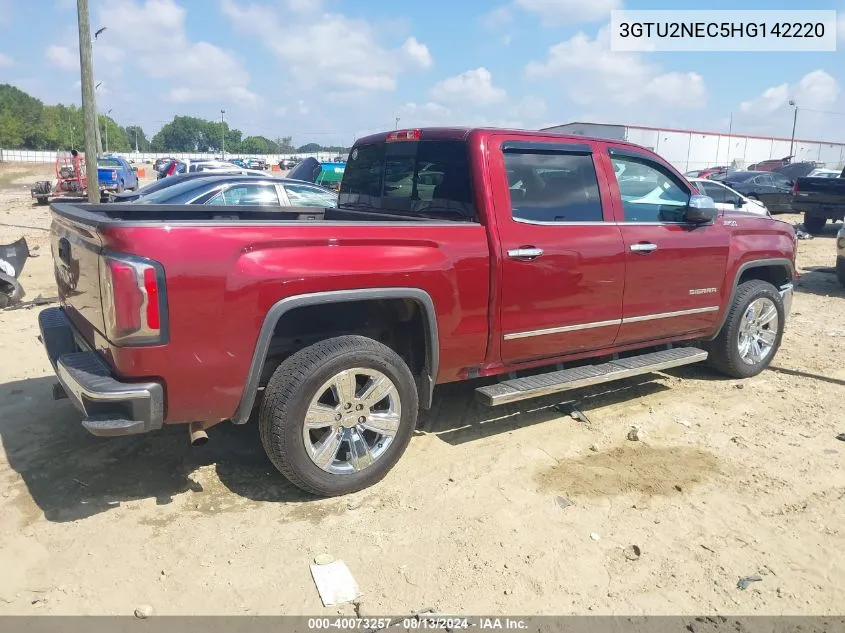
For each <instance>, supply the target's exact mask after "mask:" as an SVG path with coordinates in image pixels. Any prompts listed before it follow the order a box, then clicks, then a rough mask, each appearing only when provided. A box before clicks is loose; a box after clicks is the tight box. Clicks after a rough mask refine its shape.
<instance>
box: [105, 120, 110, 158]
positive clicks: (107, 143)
mask: <svg viewBox="0 0 845 633" xmlns="http://www.w3.org/2000/svg"><path fill="white" fill-rule="evenodd" d="M110 114H111V110H106V121H105V129H106V154H108V153H109V115H110Z"/></svg>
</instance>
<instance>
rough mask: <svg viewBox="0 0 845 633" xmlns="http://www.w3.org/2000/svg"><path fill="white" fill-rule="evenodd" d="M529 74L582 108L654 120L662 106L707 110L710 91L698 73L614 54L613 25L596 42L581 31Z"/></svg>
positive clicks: (530, 68)
mask: <svg viewBox="0 0 845 633" xmlns="http://www.w3.org/2000/svg"><path fill="white" fill-rule="evenodd" d="M525 71H526V74H527V75H528V77H529V78H533V79H543V80H554V83H555V84H556V85H560V86H565V89H566V90H567V92H568V94H567V96H568V97H569V98H570V99H572V101H574V102H575V103H577V104H579V105H582V106H584V105H594V106H597V107H599V108H600V107H601V106H609V107H610V108H613V107H616V106H620V105H623V106H633V105H641V106H642V107H643V108H644V112H646V113H648V114H649V115H654V114H656V110H658V109H659V108H660V107H661V106H672V107H677V108H697V107H703V106H704V102H705V98H706V92H707V91H706V88H705V85H704V79H703V78H702V77H701V75H699V74H698V73H694V72H686V73H682V72H669V73H664V72H662V69H661V68H660V67H659V66H658V65H656V64H651V63H649V62H647V61H645V58H644V56H643V55H642V54H640V53H619V52H613V51H611V50H610V30H609V27H608V26H604V27H602V28H601V29H600V30H599V31H598V33H597V34H596V36H595V38H591V37H589V36H588V35H586V34H585V33H583V32H579V33H577V34H576V35H574V36H573V37H572V38H570V39H568V40H566V41H564V42H561V43H559V44H555V45H554V46H552V47H550V48H549V50H548V54H547V56H546V59H545V60H544V61H542V62H540V61H532V62H529V64H528V65H527V66H526V69H525ZM629 114H630V113H629ZM626 118H630V116H628V117H626Z"/></svg>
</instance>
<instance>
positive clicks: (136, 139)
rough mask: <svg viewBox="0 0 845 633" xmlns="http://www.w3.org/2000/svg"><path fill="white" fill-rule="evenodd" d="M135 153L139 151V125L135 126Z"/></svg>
mask: <svg viewBox="0 0 845 633" xmlns="http://www.w3.org/2000/svg"><path fill="white" fill-rule="evenodd" d="M135 153H136V154H137V153H138V126H137V125H136V126H135Z"/></svg>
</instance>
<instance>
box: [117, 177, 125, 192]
mask: <svg viewBox="0 0 845 633" xmlns="http://www.w3.org/2000/svg"><path fill="white" fill-rule="evenodd" d="M123 189H124V184H123V181H122V180H121V181H120V182H118V183H117V193H123Z"/></svg>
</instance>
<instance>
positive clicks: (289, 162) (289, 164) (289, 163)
mask: <svg viewBox="0 0 845 633" xmlns="http://www.w3.org/2000/svg"><path fill="white" fill-rule="evenodd" d="M298 164H299V163H298V162H297V161H295V160H294V159H292V158H283V159H282V160H280V161H279V169H293V168H294V167H296V166H297V165H298Z"/></svg>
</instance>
